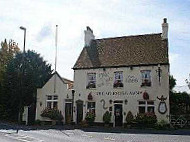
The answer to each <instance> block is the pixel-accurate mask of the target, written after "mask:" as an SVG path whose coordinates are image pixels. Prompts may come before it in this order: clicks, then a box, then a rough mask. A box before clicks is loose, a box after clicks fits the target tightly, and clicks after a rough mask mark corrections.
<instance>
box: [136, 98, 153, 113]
mask: <svg viewBox="0 0 190 142" xmlns="http://www.w3.org/2000/svg"><path fill="white" fill-rule="evenodd" d="M140 102H145V103H144V104H139V103H140ZM148 102H153V104H148ZM139 107H145V112H144V113H155V101H154V100H138V113H140V112H139ZM149 107H153V112H148V108H149Z"/></svg>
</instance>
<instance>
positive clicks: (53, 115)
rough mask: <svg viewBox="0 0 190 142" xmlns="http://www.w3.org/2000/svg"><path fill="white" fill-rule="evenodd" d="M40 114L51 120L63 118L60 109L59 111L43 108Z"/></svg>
mask: <svg viewBox="0 0 190 142" xmlns="http://www.w3.org/2000/svg"><path fill="white" fill-rule="evenodd" d="M41 116H42V117H47V118H49V119H52V120H58V121H61V120H63V115H62V114H61V111H59V110H58V109H51V108H45V109H44V110H43V111H42V113H41Z"/></svg>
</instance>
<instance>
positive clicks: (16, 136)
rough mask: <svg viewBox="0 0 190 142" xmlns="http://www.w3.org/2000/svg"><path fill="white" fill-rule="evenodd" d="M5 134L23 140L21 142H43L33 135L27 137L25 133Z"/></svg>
mask: <svg viewBox="0 0 190 142" xmlns="http://www.w3.org/2000/svg"><path fill="white" fill-rule="evenodd" d="M5 136H6V137H9V138H12V139H16V140H19V141H23V142H44V140H38V139H35V138H33V137H29V136H27V135H15V134H14V135H13V134H6V135H5ZM27 138H28V140H27Z"/></svg>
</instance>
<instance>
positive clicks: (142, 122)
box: [135, 113, 157, 127]
mask: <svg viewBox="0 0 190 142" xmlns="http://www.w3.org/2000/svg"><path fill="white" fill-rule="evenodd" d="M135 122H136V124H137V126H140V127H141V126H143V127H144V126H145V127H153V126H154V125H155V124H156V122H157V117H156V115H155V114H154V113H138V114H137V116H136V118H135Z"/></svg>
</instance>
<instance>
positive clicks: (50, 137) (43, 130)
mask: <svg viewBox="0 0 190 142" xmlns="http://www.w3.org/2000/svg"><path fill="white" fill-rule="evenodd" d="M17 129H19V131H18V133H16V130H17ZM0 142H190V130H185V129H182V130H167V131H163V130H162V131H161V130H160V131H157V130H153V129H124V128H105V127H90V128H79V127H75V126H43V127H37V126H20V125H15V124H7V123H0Z"/></svg>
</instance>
